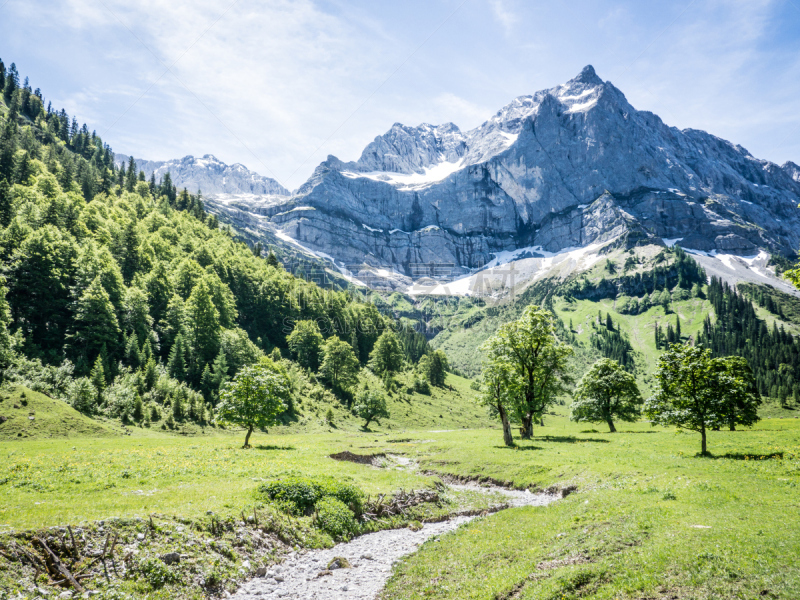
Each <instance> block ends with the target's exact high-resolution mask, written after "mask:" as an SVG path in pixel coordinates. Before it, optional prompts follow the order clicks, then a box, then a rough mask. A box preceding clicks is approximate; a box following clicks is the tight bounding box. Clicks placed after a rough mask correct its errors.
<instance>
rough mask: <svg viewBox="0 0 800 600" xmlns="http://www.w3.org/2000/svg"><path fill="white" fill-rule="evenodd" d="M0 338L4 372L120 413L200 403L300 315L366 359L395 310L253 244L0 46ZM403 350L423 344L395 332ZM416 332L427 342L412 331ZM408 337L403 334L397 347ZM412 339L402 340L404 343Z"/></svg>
mask: <svg viewBox="0 0 800 600" xmlns="http://www.w3.org/2000/svg"><path fill="white" fill-rule="evenodd" d="M0 88H2V90H3V94H2V102H0V225H2V228H1V230H0V263H1V264H2V272H3V275H4V283H3V286H2V288H0V352H1V353H2V362H3V367H4V374H5V377H6V378H7V379H11V380H15V381H19V382H21V383H25V384H26V385H29V386H31V387H33V388H34V389H38V390H41V391H45V392H47V393H48V394H51V395H54V396H58V397H62V398H67V399H68V400H69V401H70V402H71V403H72V404H73V405H74V406H76V407H77V408H79V409H81V410H83V411H85V412H93V411H97V410H102V411H104V412H106V413H107V414H110V415H112V416H119V417H122V418H123V419H126V418H131V419H133V420H137V421H141V420H149V419H150V418H152V419H153V420H157V419H161V418H162V417H163V416H164V415H165V414H166V413H168V412H169V413H171V414H172V415H173V416H174V418H175V419H180V418H184V417H188V418H191V419H192V420H194V421H198V422H202V421H204V420H207V419H208V418H209V414H208V411H209V410H210V408H211V406H209V405H210V404H213V403H214V401H215V398H216V393H217V391H218V388H219V386H220V384H221V383H222V382H223V381H225V380H226V379H229V378H231V377H232V376H233V375H234V374H235V373H236V372H237V371H238V370H239V369H240V368H241V367H242V365H244V364H248V363H252V362H255V361H257V360H258V359H259V357H261V356H263V355H265V354H270V353H272V354H273V357H278V356H279V354H275V353H274V351H275V349H276V348H278V349H279V351H280V350H283V354H284V356H288V353H287V352H286V346H287V344H286V336H287V335H288V334H289V333H290V332H291V331H292V327H293V325H294V323H295V322H296V321H299V320H314V321H316V322H317V323H318V324H319V326H320V330H321V332H322V334H323V336H324V337H329V336H331V335H334V334H335V335H338V336H339V337H340V338H342V339H343V340H345V341H347V342H349V343H350V344H351V345H352V347H353V348H354V350H355V353H356V356H357V357H358V359H359V360H360V362H361V363H362V365H363V364H366V362H367V360H368V358H369V354H370V351H371V350H372V346H373V344H374V343H375V341H376V340H377V338H378V337H379V335H380V333H381V332H382V331H383V330H384V329H385V328H387V327H391V326H394V325H395V322H394V320H393V319H391V318H390V317H387V316H384V315H382V314H381V313H380V312H379V311H378V309H377V308H376V307H375V306H374V305H373V304H370V303H367V302H362V301H360V300H358V298H357V297H356V295H354V294H353V293H351V292H347V291H332V290H324V289H322V288H320V287H318V286H317V285H315V284H314V283H312V282H308V281H304V280H303V279H300V278H295V277H294V276H292V275H291V274H289V273H287V272H286V271H285V270H284V269H283V268H282V266H281V265H280V263H279V262H278V261H277V260H275V258H274V257H273V256H268V257H267V258H266V259H265V258H263V257H261V256H260V252H254V251H253V249H251V248H250V247H248V246H247V245H246V244H245V243H244V242H242V241H241V240H238V239H236V237H235V235H234V234H233V233H232V232H231V231H230V230H227V229H223V228H220V227H219V224H218V222H217V219H216V218H215V217H213V216H209V215H208V214H207V213H206V212H205V210H204V208H203V201H202V198H201V197H200V196H199V195H195V194H190V193H188V192H187V190H178V189H176V188H175V186H174V185H173V184H172V183H171V181H170V178H169V175H168V174H167V175H166V176H165V177H164V178H163V180H161V181H158V182H157V181H155V179H152V178H151V179H150V180H149V181H147V180H145V177H144V176H143V174H142V173H141V172H137V169H136V165H135V163H134V162H133V161H131V162H130V163H129V164H128V165H127V167H126V166H122V167H121V168H117V167H116V166H115V165H114V161H113V153H112V151H111V149H110V148H109V147H108V145H107V144H105V143H104V142H103V141H102V140H101V139H100V137H98V136H97V135H96V133H95V132H91V133H90V132H89V129H88V127H87V126H86V125H83V126H78V122H77V120H76V119H75V117H70V116H69V115H67V114H66V112H65V111H64V110H60V111H56V110H53V109H52V107H51V105H50V103H49V102H46V101H45V99H44V98H43V96H42V94H41V92H40V91H39V90H38V89H37V90H35V91H34V90H32V89H31V87H30V85H28V81H27V79H26V80H25V81H24V82H23V83H20V81H19V75H18V73H17V71H16V68H15V67H14V66H13V65H11V67H10V68H8V69H6V68H5V66H4V65H3V63H2V61H0ZM411 341H414V344H411V343H409V344H407V347H408V350H409V353H410V355H409V358H414V359H418V358H419V356H420V354H421V353H424V352H425V351H426V349H425V347H423V348H422V349H420V347H419V345H420V340H419V339H418V338H415V337H414V336H411V337H409V342H411ZM422 343H423V346H426V344H425V343H424V339H423V340H422ZM412 345H413V346H414V347H413V348H412ZM411 354H413V355H414V356H413V357H412V356H411Z"/></svg>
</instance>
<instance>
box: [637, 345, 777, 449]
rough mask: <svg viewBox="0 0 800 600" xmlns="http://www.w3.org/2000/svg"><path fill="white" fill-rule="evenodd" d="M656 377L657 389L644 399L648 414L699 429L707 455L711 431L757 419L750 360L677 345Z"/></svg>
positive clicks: (657, 420)
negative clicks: (722, 357) (715, 355)
mask: <svg viewBox="0 0 800 600" xmlns="http://www.w3.org/2000/svg"><path fill="white" fill-rule="evenodd" d="M656 381H657V384H658V389H657V390H656V393H655V394H654V395H653V396H652V397H651V398H649V399H648V400H647V402H646V403H645V409H644V412H645V414H646V415H647V418H648V419H650V420H651V422H653V423H654V424H656V423H657V424H662V425H674V426H676V427H679V428H681V429H688V430H690V431H695V432H697V433H699V434H700V453H701V454H703V455H705V454H707V453H708V445H707V431H708V430H709V429H716V428H719V427H722V426H725V425H728V426H730V425H731V424H733V425H735V424H737V423H740V424H742V425H752V424H753V423H755V422H756V421H757V420H758V414H757V412H756V408H757V406H758V404H760V402H761V401H760V398H759V397H758V393H757V392H756V391H755V385H754V380H753V377H752V373H750V369H749V367H748V366H747V363H746V361H742V360H736V359H735V358H734V357H732V358H729V359H713V358H712V356H711V351H710V350H709V349H706V348H703V347H700V346H698V347H695V346H690V345H688V344H673V345H672V346H671V347H670V349H669V350H667V351H666V352H665V353H664V354H662V355H661V358H660V359H659V362H658V370H657V372H656Z"/></svg>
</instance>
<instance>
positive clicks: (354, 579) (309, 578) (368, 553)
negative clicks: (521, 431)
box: [233, 485, 560, 600]
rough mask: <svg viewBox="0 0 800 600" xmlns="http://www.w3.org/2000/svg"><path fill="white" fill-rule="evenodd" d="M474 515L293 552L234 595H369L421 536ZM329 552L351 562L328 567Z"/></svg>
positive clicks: (511, 501) (521, 502)
mask: <svg viewBox="0 0 800 600" xmlns="http://www.w3.org/2000/svg"><path fill="white" fill-rule="evenodd" d="M450 487H451V488H452V489H454V490H460V491H470V492H483V493H493V494H499V495H501V496H502V497H503V499H502V500H503V503H504V504H506V505H508V507H509V508H513V507H519V506H545V505H547V504H549V503H551V502H553V501H555V500H557V499H558V498H560V496H559V495H551V494H543V493H537V494H533V493H531V492H529V491H517V490H507V489H503V488H499V487H483V486H478V485H451V486H450ZM474 518H475V517H472V516H458V517H454V518H452V519H450V520H448V521H443V522H441V523H428V524H425V525H424V526H423V527H422V529H420V530H419V531H412V530H411V529H390V530H386V531H379V532H376V533H370V534H367V535H362V536H360V537H357V538H356V539H354V540H353V541H351V542H347V543H342V544H338V545H336V546H334V547H333V548H330V549H328V550H307V551H301V552H293V553H291V554H289V555H288V556H287V557H286V560H285V561H284V562H283V563H281V564H280V565H275V566H273V567H271V568H270V569H269V570H268V572H267V574H266V576H265V577H263V578H256V579H252V580H250V581H249V582H247V583H245V584H244V585H243V586H242V587H241V588H239V590H238V591H237V592H236V594H235V595H234V596H233V598H235V599H236V600H253V599H255V598H258V599H259V600H271V599H273V598H284V599H287V600H293V599H298V600H299V599H302V600H312V599H313V600H374V598H375V597H376V596H377V595H378V593H379V592H380V591H381V590H382V589H383V586H384V585H385V584H386V581H387V580H388V579H389V577H390V576H391V574H392V569H393V567H394V565H395V563H397V562H398V561H399V560H400V559H401V558H403V557H405V556H408V555H409V554H412V553H413V552H415V551H416V550H417V548H418V547H419V546H420V545H421V544H422V543H423V542H425V541H427V540H429V539H431V538H436V537H438V536H441V535H443V534H445V533H448V532H450V531H453V530H455V529H457V528H459V527H461V526H462V525H464V524H465V523H468V522H469V521H471V520H472V519H474ZM334 557H343V558H346V559H347V560H348V561H349V563H350V565H351V567H350V568H337V569H330V570H329V569H328V564H329V563H330V561H332V560H333V559H334Z"/></svg>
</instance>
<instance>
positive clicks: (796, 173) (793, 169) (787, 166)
mask: <svg viewBox="0 0 800 600" xmlns="http://www.w3.org/2000/svg"><path fill="white" fill-rule="evenodd" d="M781 168H782V169H783V170H784V171H786V172H787V173H789V177H791V178H792V179H794V180H795V181H796V182H797V183H800V166H798V165H796V164H795V163H793V162H792V161H789V162H787V163H784V165H783V166H782V167H781Z"/></svg>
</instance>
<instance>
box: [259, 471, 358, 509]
mask: <svg viewBox="0 0 800 600" xmlns="http://www.w3.org/2000/svg"><path fill="white" fill-rule="evenodd" d="M259 493H260V494H261V495H263V496H265V497H266V498H268V499H269V500H273V501H275V502H276V503H278V504H279V505H280V506H283V507H287V506H288V507H292V508H293V510H292V511H291V512H294V513H295V514H305V515H310V514H311V513H312V512H314V509H315V508H317V505H318V503H319V502H320V501H321V500H322V499H324V498H335V499H336V500H338V501H339V502H342V503H343V504H344V505H345V506H346V507H348V508H349V510H350V511H351V512H352V513H353V514H354V515H356V516H361V513H362V512H363V506H364V505H363V502H364V493H363V492H362V491H361V490H360V489H358V488H357V487H356V486H354V485H352V484H349V483H344V482H341V481H338V480H336V479H334V478H332V477H300V476H290V477H284V478H282V479H277V480H275V481H271V482H269V483H266V484H264V485H262V486H261V487H260V488H259Z"/></svg>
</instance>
